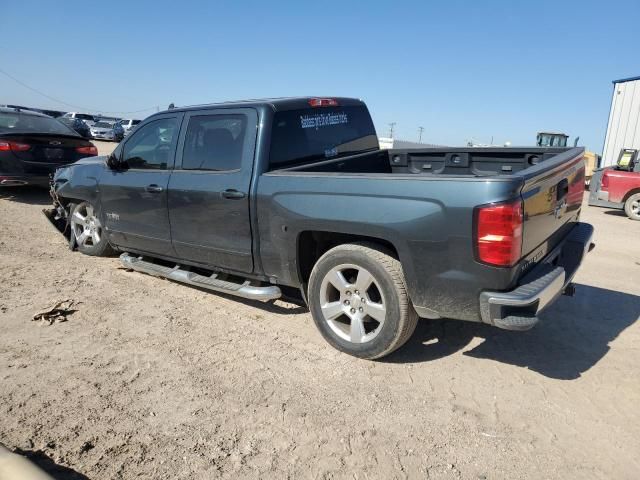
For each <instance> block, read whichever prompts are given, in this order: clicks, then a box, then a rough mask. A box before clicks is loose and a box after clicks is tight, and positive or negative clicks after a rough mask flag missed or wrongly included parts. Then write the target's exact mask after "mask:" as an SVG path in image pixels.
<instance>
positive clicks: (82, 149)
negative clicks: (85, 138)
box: [76, 145, 98, 156]
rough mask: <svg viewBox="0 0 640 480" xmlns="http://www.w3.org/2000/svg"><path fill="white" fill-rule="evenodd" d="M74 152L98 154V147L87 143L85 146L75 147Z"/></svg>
mask: <svg viewBox="0 0 640 480" xmlns="http://www.w3.org/2000/svg"><path fill="white" fill-rule="evenodd" d="M76 152H78V153H82V154H83V155H90V156H91V155H98V149H97V148H96V147H95V146H94V145H87V146H86V147H78V148H76Z"/></svg>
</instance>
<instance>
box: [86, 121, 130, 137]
mask: <svg viewBox="0 0 640 480" xmlns="http://www.w3.org/2000/svg"><path fill="white" fill-rule="evenodd" d="M91 136H92V137H93V138H96V139H100V140H110V141H112V142H119V141H121V140H122V139H123V138H124V129H123V128H122V125H120V124H119V123H116V122H97V123H96V124H95V125H93V127H91Z"/></svg>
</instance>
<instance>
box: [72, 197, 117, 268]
mask: <svg viewBox="0 0 640 480" xmlns="http://www.w3.org/2000/svg"><path fill="white" fill-rule="evenodd" d="M71 234H72V235H73V236H74V237H75V239H76V246H77V247H78V251H80V252H82V253H84V254H85V255H92V256H95V257H108V256H109V255H113V254H114V250H113V248H112V247H111V245H109V240H107V235H106V232H105V231H104V228H102V223H101V222H100V219H99V218H98V216H97V214H96V211H95V209H94V208H93V205H91V204H90V203H89V202H82V203H79V204H78V205H76V206H75V207H74V208H73V209H72V211H71Z"/></svg>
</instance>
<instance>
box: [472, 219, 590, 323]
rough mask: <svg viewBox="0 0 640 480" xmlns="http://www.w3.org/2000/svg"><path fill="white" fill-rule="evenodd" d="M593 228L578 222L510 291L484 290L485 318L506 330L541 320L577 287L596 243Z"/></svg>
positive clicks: (482, 304)
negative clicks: (582, 266)
mask: <svg viewBox="0 0 640 480" xmlns="http://www.w3.org/2000/svg"><path fill="white" fill-rule="evenodd" d="M593 231H594V230H593V227H592V226H591V225H589V224H588V223H578V224H577V225H576V226H575V227H574V228H573V229H572V230H571V232H570V233H569V234H568V235H567V236H566V237H565V238H564V239H563V240H562V242H561V243H560V244H559V245H558V246H557V247H556V248H554V250H553V251H552V252H551V253H550V254H549V255H547V257H545V258H544V259H543V260H542V262H541V263H540V264H538V265H537V266H536V267H535V268H534V269H533V270H532V271H531V272H529V273H528V274H526V275H525V276H524V277H523V278H522V280H521V282H520V285H519V286H518V287H517V288H516V289H515V290H511V291H509V292H482V293H481V294H480V316H481V318H482V321H483V322H485V323H489V324H491V325H495V326H496V327H499V328H503V329H506V330H528V329H530V328H532V327H533V326H534V325H535V324H536V323H538V315H539V314H540V312H542V310H544V309H545V308H546V307H548V306H549V305H550V304H551V303H553V301H554V300H556V299H557V298H558V297H559V296H560V295H562V293H564V292H565V290H570V291H572V290H573V286H572V284H571V280H572V279H573V277H574V276H575V274H576V272H577V271H578V268H579V267H580V264H581V263H582V260H583V259H584V257H585V255H586V254H587V253H588V252H589V251H591V250H592V249H593V247H594V246H595V245H594V244H593V243H592V242H591V239H592V238H593Z"/></svg>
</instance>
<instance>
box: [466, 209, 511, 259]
mask: <svg viewBox="0 0 640 480" xmlns="http://www.w3.org/2000/svg"><path fill="white" fill-rule="evenodd" d="M475 243H476V245H475V246H476V256H477V259H478V260H479V261H480V262H482V263H487V264H489V265H495V266H497V267H511V266H513V265H515V264H516V263H518V260H520V257H521V254H522V202H521V201H520V200H516V201H515V202H510V203H501V204H496V205H487V206H482V207H477V208H476V212H475Z"/></svg>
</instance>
